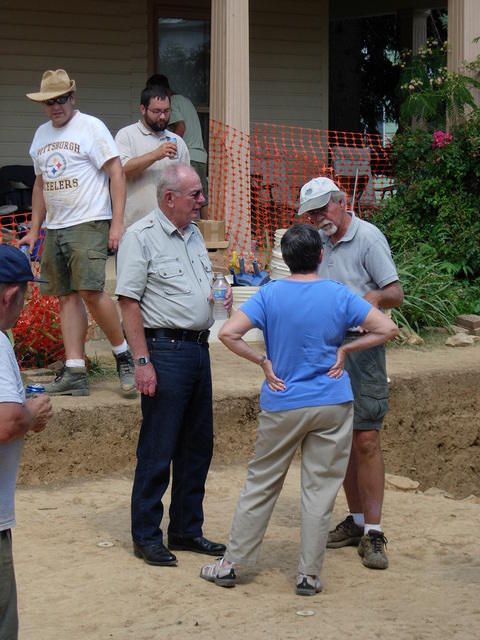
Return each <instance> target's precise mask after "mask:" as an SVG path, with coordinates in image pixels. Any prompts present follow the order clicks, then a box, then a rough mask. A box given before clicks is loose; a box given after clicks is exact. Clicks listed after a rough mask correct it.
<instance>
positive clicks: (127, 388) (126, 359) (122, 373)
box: [113, 349, 137, 398]
mask: <svg viewBox="0 0 480 640" xmlns="http://www.w3.org/2000/svg"><path fill="white" fill-rule="evenodd" d="M113 355H114V356H115V360H116V361H117V373H118V377H119V379H120V388H121V390H122V393H123V395H124V396H125V397H127V398H134V397H135V396H136V395H137V389H136V387H135V364H134V363H133V357H132V354H131V353H130V351H129V350H128V349H127V351H124V352H123V353H121V354H120V355H118V356H117V355H115V354H113Z"/></svg>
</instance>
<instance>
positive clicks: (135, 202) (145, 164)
mask: <svg viewBox="0 0 480 640" xmlns="http://www.w3.org/2000/svg"><path fill="white" fill-rule="evenodd" d="M140 112H141V114H142V117H141V119H140V120H139V121H138V122H136V123H135V124H131V125H129V126H128V127H124V128H123V129H120V131H119V132H118V133H117V135H116V137H115V142H116V143H117V145H118V148H119V150H120V160H121V162H122V165H123V169H124V171H125V175H126V177H127V202H126V205H125V218H124V220H125V225H126V226H127V227H128V226H130V225H131V224H132V223H133V222H136V221H137V220H140V218H143V217H144V216H146V215H147V214H148V213H150V211H153V209H155V208H156V207H157V206H158V202H157V186H158V182H159V179H160V174H161V171H162V168H164V167H165V166H168V165H169V164H170V162H171V161H172V160H178V161H179V162H182V163H185V164H190V155H189V153H188V148H187V145H186V144H185V142H184V141H183V139H182V138H181V137H180V136H177V135H176V134H175V133H173V132H172V131H167V124H168V120H169V118H170V113H171V109H170V99H169V97H168V95H167V92H166V89H165V88H164V87H160V86H148V87H146V88H145V89H144V90H143V91H142V94H141V96H140Z"/></svg>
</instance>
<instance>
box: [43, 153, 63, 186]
mask: <svg viewBox="0 0 480 640" xmlns="http://www.w3.org/2000/svg"><path fill="white" fill-rule="evenodd" d="M66 166H67V163H66V162H65V158H64V157H63V156H62V154H61V153H52V154H51V155H50V156H48V158H47V176H48V177H49V178H50V179H51V180H53V179H54V178H59V177H60V176H61V175H62V173H63V172H64V171H65V169H66Z"/></svg>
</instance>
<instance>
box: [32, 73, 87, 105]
mask: <svg viewBox="0 0 480 640" xmlns="http://www.w3.org/2000/svg"><path fill="white" fill-rule="evenodd" d="M70 91H75V80H70V78H69V77H68V73H67V72H66V71H65V69H57V70H56V71H52V70H51V69H49V70H48V71H45V73H44V74H43V76H42V82H41V84H40V92H39V93H27V98H30V100H33V101H34V102H43V101H44V100H50V99H51V98H57V97H58V96H63V95H64V94H65V93H69V92H70Z"/></svg>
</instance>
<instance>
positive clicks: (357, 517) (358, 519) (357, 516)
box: [350, 513, 365, 527]
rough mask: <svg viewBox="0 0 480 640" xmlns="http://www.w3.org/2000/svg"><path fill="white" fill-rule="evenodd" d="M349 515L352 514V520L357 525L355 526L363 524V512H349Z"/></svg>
mask: <svg viewBox="0 0 480 640" xmlns="http://www.w3.org/2000/svg"><path fill="white" fill-rule="evenodd" d="M350 515H351V516H352V518H353V521H354V523H355V524H356V525H357V527H363V525H364V524H365V518H364V516H363V513H351V514H350Z"/></svg>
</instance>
